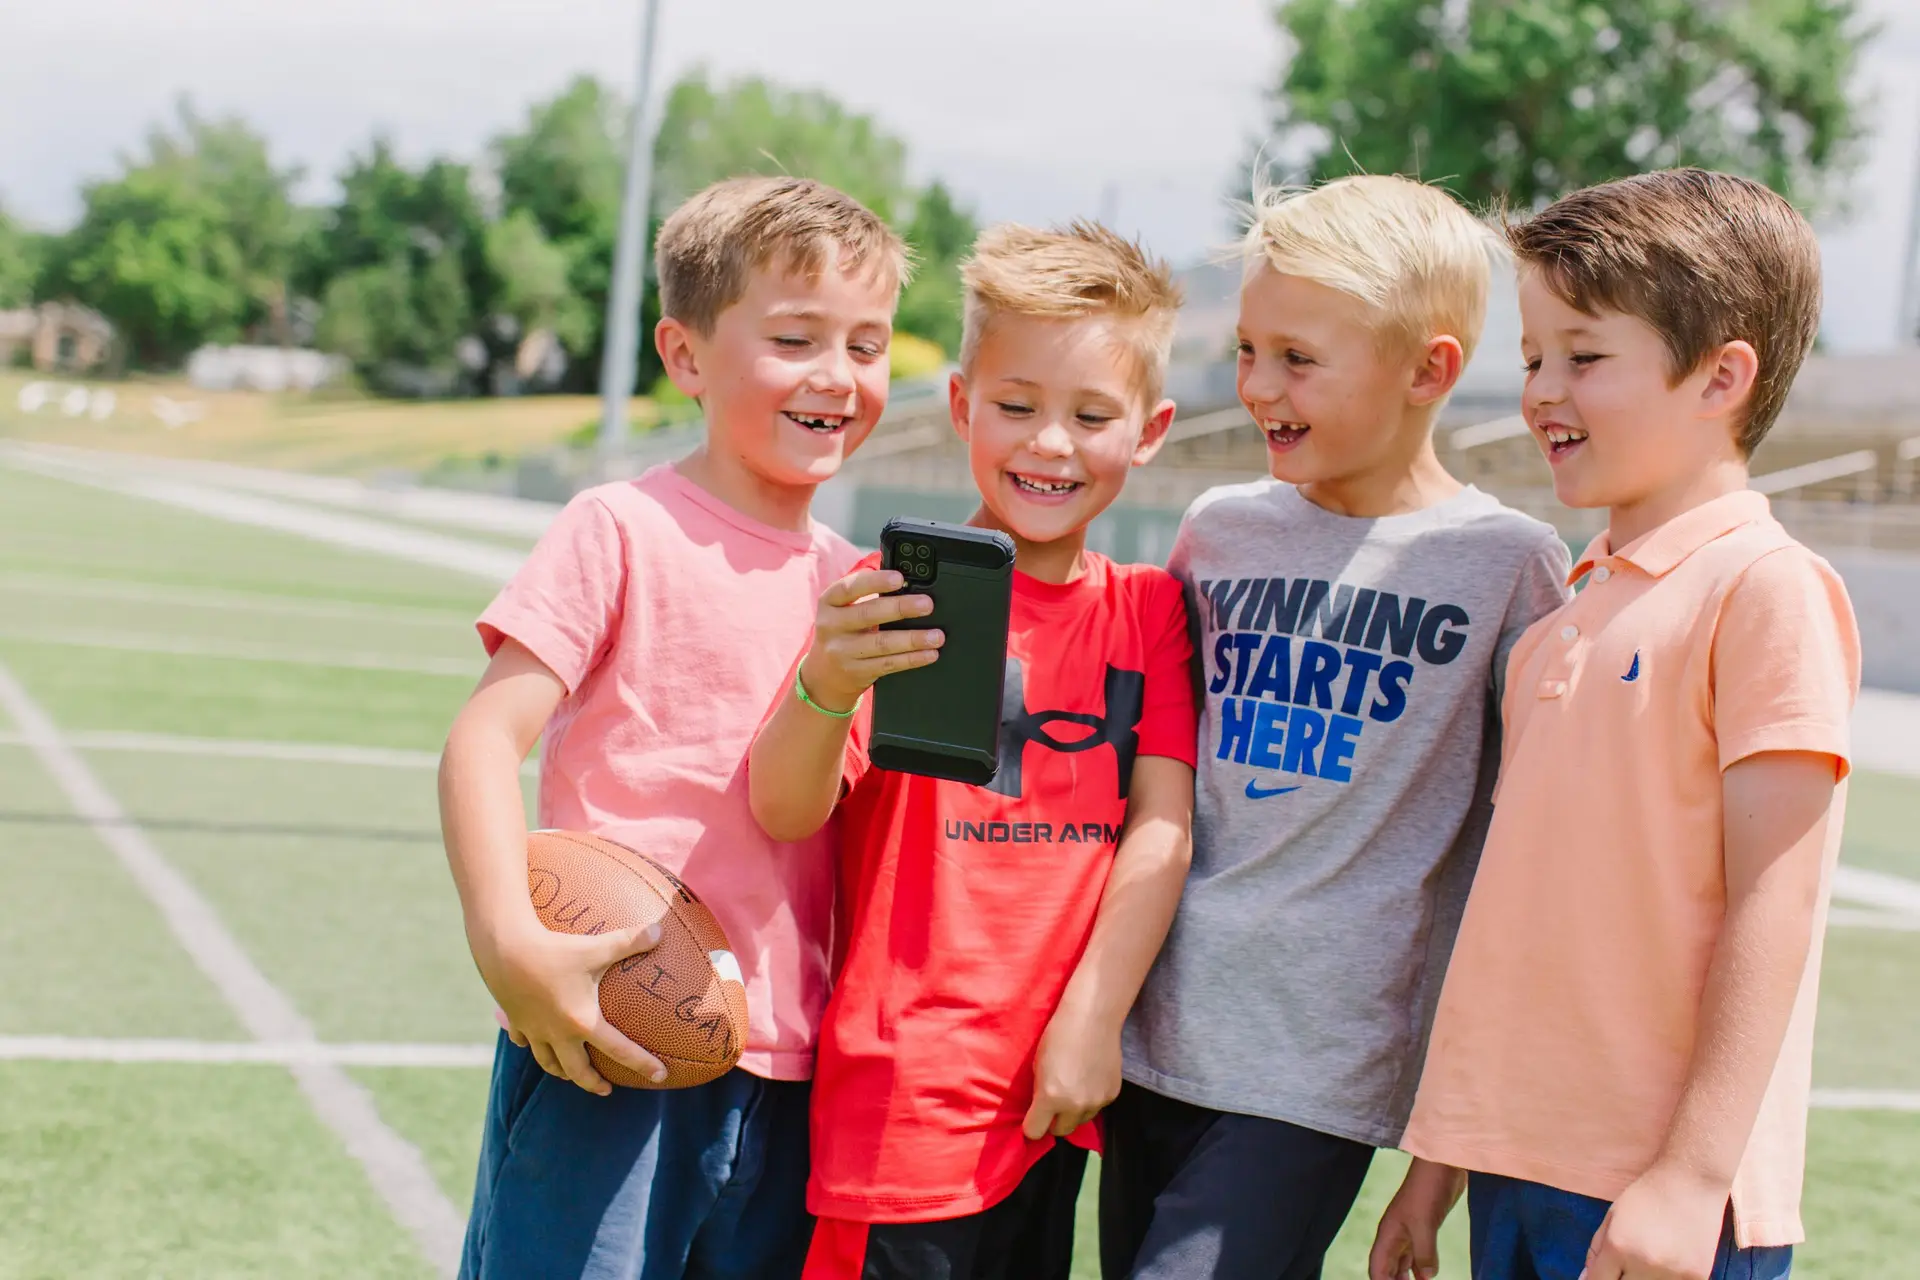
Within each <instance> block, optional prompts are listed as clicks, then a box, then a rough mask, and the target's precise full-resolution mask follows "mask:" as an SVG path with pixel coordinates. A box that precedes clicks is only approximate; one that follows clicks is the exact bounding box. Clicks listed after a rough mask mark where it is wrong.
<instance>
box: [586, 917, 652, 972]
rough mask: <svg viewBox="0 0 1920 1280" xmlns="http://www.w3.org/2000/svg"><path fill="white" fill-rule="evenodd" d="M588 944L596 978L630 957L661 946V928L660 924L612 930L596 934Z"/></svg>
mask: <svg viewBox="0 0 1920 1280" xmlns="http://www.w3.org/2000/svg"><path fill="white" fill-rule="evenodd" d="M583 941H585V942H586V952H587V962H588V963H589V964H590V965H592V966H593V971H594V974H595V975H596V977H597V976H598V975H600V974H604V973H605V972H606V971H607V970H608V969H611V968H613V966H615V965H616V964H619V963H620V962H621V961H622V960H625V959H626V958H627V957H628V956H637V955H639V954H640V953H641V952H643V951H651V950H653V949H654V948H655V947H657V946H659V945H660V926H659V925H658V924H637V925H630V926H628V927H627V928H625V929H611V930H608V931H607V932H606V933H596V934H594V935H593V936H592V937H591V938H588V939H584V940H583Z"/></svg>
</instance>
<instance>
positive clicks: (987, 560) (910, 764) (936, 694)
mask: <svg viewBox="0 0 1920 1280" xmlns="http://www.w3.org/2000/svg"><path fill="white" fill-rule="evenodd" d="M880 564H881V567H882V568H886V569H892V570H894V571H896V572H897V573H899V574H900V576H901V577H902V578H905V579H906V584H905V585H904V586H902V587H901V588H900V590H899V591H897V592H895V593H894V594H896V595H924V596H929V597H931V598H932V600H933V612H932V613H931V614H927V615H924V616H922V617H918V618H903V619H901V620H900V621H899V622H890V623H887V624H885V625H886V628H887V629H889V630H903V629H905V630H916V631H917V630H921V629H923V628H931V627H938V628H939V629H940V630H941V631H943V632H945V633H946V640H945V643H943V644H942V645H941V646H940V656H939V657H938V658H936V659H935V660H934V661H932V662H930V663H928V664H927V665H926V666H924V667H915V668H913V669H911V670H908V671H896V672H894V673H893V674H892V675H886V676H882V677H880V679H879V680H878V681H877V682H875V684H874V686H873V737H872V740H871V741H870V742H869V743H868V748H867V754H868V757H869V758H870V759H871V760H872V761H873V763H874V764H876V765H878V766H879V767H880V768H882V769H892V770H894V771H895V772H896V773H917V774H920V775H922V776H923V777H929V778H948V779H951V780H953V781H955V782H970V783H972V784H973V785H975V786H985V785H986V784H987V783H989V782H992V781H993V775H994V773H995V771H996V770H997V769H998V768H999V765H1000V696H1001V692H1002V686H1003V685H1004V684H1005V682H1006V675H1007V623H1008V619H1009V618H1010V616H1011V615H1012V612H1013V539H1011V538H1009V537H1008V536H1007V535H1006V534H1004V533H1000V532H997V531H995V530H992V529H975V528H972V527H971V526H968V525H963V524H947V523H945V522H943V521H939V520H915V519H910V518H907V517H905V516H901V517H896V518H895V519H892V520H889V521H887V524H886V527H885V528H883V529H882V530H881V531H880Z"/></svg>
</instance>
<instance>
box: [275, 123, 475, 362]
mask: <svg viewBox="0 0 1920 1280" xmlns="http://www.w3.org/2000/svg"><path fill="white" fill-rule="evenodd" d="M340 190H341V194H340V201H339V203H338V204H337V205H335V207H334V208H333V209H332V210H331V211H330V212H329V214H328V215H327V217H326V219H325V220H324V222H323V223H322V225H321V226H320V227H319V228H318V229H317V230H316V231H315V232H314V233H313V234H312V235H311V236H310V237H309V238H308V240H307V246H306V251H307V254H308V261H307V262H306V263H305V269H304V283H305V284H306V285H307V286H308V287H309V288H312V289H313V290H314V292H316V293H318V294H319V296H320V298H321V320H320V327H319V332H318V334H317V337H318V339H319V342H320V345H321V346H322V347H323V348H325V349H327V350H330V351H336V352H338V353H340V354H341V355H344V356H346V357H347V358H348V359H350V360H352V361H353V363H354V366H355V368H356V370H357V371H358V372H360V374H361V375H362V376H363V377H365V378H367V379H368V380H369V381H371V382H372V383H374V384H375V385H378V386H385V387H387V388H389V389H399V388H398V387H397V385H396V379H397V378H399V377H400V376H401V371H402V370H413V371H426V372H430V373H432V374H434V375H435V378H434V379H433V383H434V384H435V385H445V384H447V383H449V382H450V381H451V380H457V379H458V378H459V376H460V374H459V372H458V369H457V365H456V360H455V350H456V347H457V346H458V344H459V343H460V341H461V339H462V338H464V337H467V336H469V335H471V334H473V333H474V331H475V329H476V328H477V323H478V318H479V316H480V315H481V314H482V313H483V310H482V308H483V305H484V303H485V302H487V301H490V300H491V297H492V295H493V294H494V293H495V292H496V286H495V282H494V280H493V278H492V276H491V275H490V274H489V261H488V259H489V254H488V247H489V246H488V227H487V223H486V220H485V219H484V217H483V216H482V214H481V211H480V205H479V202H478V200H477V199H475V197H474V195H473V191H472V183H471V181H470V178H469V175H468V173H467V169H466V166H464V165H460V164H455V163H453V162H451V161H447V160H434V161H432V162H430V163H429V164H427V165H426V167H425V168H423V169H421V170H419V171H417V172H416V171H414V170H412V169H409V168H408V167H407V166H405V165H404V164H402V163H401V162H400V161H399V160H398V159H397V158H396V157H395V156H394V153H393V148H392V147H391V145H390V144H388V142H387V141H386V140H385V139H379V138H376V139H375V140H374V142H373V144H372V146H371V147H370V148H369V149H368V151H367V153H366V154H365V155H361V156H355V157H354V158H353V159H352V160H351V161H350V162H349V163H348V166H347V170H346V172H345V173H343V174H341V176H340Z"/></svg>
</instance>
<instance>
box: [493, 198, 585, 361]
mask: <svg viewBox="0 0 1920 1280" xmlns="http://www.w3.org/2000/svg"><path fill="white" fill-rule="evenodd" d="M486 237H487V238H486V249H487V267H488V269H489V270H490V271H492V273H493V276H494V279H495V281H496V282H497V284H498V289H499V291H498V294H497V296H496V302H495V306H496V311H497V314H500V315H504V316H510V317H512V318H513V320H514V321H515V322H516V323H517V324H518V326H519V328H520V330H521V331H522V332H526V331H530V330H533V329H550V330H552V331H553V332H554V334H555V335H556V336H558V337H559V339H560V341H561V343H562V344H563V345H564V346H566V347H568V348H570V349H578V348H580V347H583V346H585V345H586V344H587V343H589V342H591V341H592V339H593V328H594V324H593V315H592V313H591V312H590V311H588V309H587V308H586V306H585V305H584V304H583V303H582V302H581V300H580V298H579V297H577V296H576V295H575V294H574V291H573V285H572V281H571V279H570V273H571V269H572V263H571V262H570V261H569V260H568V257H567V253H566V251H565V250H564V249H562V248H560V247H559V246H558V245H556V244H554V243H553V242H552V241H551V240H548V239H547V238H546V236H544V235H543V234H541V231H540V224H539V223H538V222H536V221H534V219H533V215H531V214H530V213H528V212H527V211H525V210H524V209H521V210H516V211H514V212H513V213H510V214H508V215H507V216H506V217H505V218H503V219H502V220H500V221H499V222H496V223H494V224H493V225H491V226H489V227H488V228H487V233H486Z"/></svg>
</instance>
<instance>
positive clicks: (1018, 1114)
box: [808, 552, 1195, 1222]
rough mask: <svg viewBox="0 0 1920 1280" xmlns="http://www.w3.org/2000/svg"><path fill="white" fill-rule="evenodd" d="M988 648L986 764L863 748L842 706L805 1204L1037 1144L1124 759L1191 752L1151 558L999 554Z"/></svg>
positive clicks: (1016, 1160) (1121, 788)
mask: <svg viewBox="0 0 1920 1280" xmlns="http://www.w3.org/2000/svg"><path fill="white" fill-rule="evenodd" d="M866 563H867V564H872V563H874V561H873V560H872V559H869V561H867V562H866ZM1007 650H1008V660H1007V693H1006V696H1005V698H1004V699H1003V705H1004V706H1006V707H1008V708H1011V709H1012V710H1010V711H1009V713H1008V714H1007V717H1006V718H1004V719H1003V720H1002V723H1001V726H1000V768H999V772H998V773H997V774H996V775H995V777H994V781H993V782H992V784H990V785H989V786H986V787H974V786H968V785H966V784H965V783H959V782H947V781H943V780H940V779H935V778H923V777H919V776H916V775H913V774H906V773H894V772H891V771H890V770H886V769H875V768H872V767H871V766H870V764H869V763H868V760H867V755H866V743H867V740H868V736H869V732H870V715H869V713H868V712H867V711H865V710H863V711H862V712H861V714H860V716H859V718H858V719H857V720H856V722H855V724H854V728H853V734H852V737H851V739H850V741H849V743H848V747H847V757H846V766H845V781H846V786H847V792H846V795H845V798H844V799H843V800H842V801H841V804H840V817H841V872H842V875H841V886H842V908H841V909H842V920H843V924H844V932H843V934H842V936H843V938H844V940H845V941H844V952H843V956H842V959H841V964H840V968H839V973H838V977H837V979H836V982H835V984H834V991H833V995H832V996H831V998H830V999H829V1001H828V1004H827V1013H826V1021H825V1024H824V1026H823V1028H822V1030H821V1036H820V1056H819V1061H818V1063H817V1065H816V1066H815V1069H814V1078H813V1175H812V1182H811V1185H810V1186H809V1188H808V1206H809V1208H811V1209H812V1210H813V1212H814V1213H815V1214H817V1215H819V1216H822V1217H829V1218H845V1219H851V1220H854V1221H859V1222H923V1221H932V1220H936V1219H941V1218H951V1217H958V1216H960V1215H962V1214H967V1213H973V1212H976V1211H978V1210H981V1209H984V1208H987V1207H990V1206H991V1205H993V1204H995V1203H997V1202H998V1201H999V1200H1001V1199H1002V1198H1004V1197H1005V1196H1006V1195H1007V1194H1008V1193H1010V1192H1011V1191H1012V1190H1013V1188H1014V1187H1015V1186H1016V1185H1018V1183H1019V1182H1020V1179H1021V1178H1023V1177H1024V1176H1025V1175H1026V1172H1027V1170H1028V1169H1029V1168H1030V1167H1031V1166H1032V1165H1033V1162H1034V1161H1036V1160H1038V1159H1039V1158H1040V1157H1041V1156H1042V1155H1044V1154H1045V1153H1046V1151H1047V1150H1048V1148H1049V1147H1051V1146H1052V1139H1051V1138H1047V1139H1043V1140H1041V1141H1039V1142H1028V1141H1027V1140H1026V1138H1025V1136H1024V1135H1022V1133H1021V1132H1020V1125H1021V1122H1022V1121H1023V1120H1024V1119H1025V1118H1026V1113H1027V1108H1028V1107H1029V1106H1030V1105H1032V1102H1033V1059H1034V1053H1035V1051H1036V1049H1037V1048H1038V1046H1039V1043H1040V1036H1041V1033H1042V1032H1044V1031H1045V1030H1046V1026H1047V1021H1048V1019H1050V1018H1051V1017H1052V1016H1053V1011H1054V1009H1055V1008H1056V1007H1057V1006H1058V1005H1059V1002H1060V997H1061V994H1062V993H1063V992H1064V991H1065V990H1066V985H1067V980H1068V978H1069V977H1071V976H1072V974H1073V970H1074V967H1075V966H1076V965H1077V964H1078V963H1079V961H1080V956H1081V953H1082V952H1083V951H1084V950H1085V949H1086V945H1087V939H1088V936H1089V935H1090V934H1091V933H1092V931H1093V922H1094V916H1095V914H1096V913H1097V912H1098V910H1099V906H1100V895H1101V893H1102V892H1103V891H1104V890H1105V888H1106V883H1107V872H1108V870H1109V869H1110V868H1111V867H1112V865H1113V855H1114V849H1115V847H1116V845H1117V844H1118V842H1119V837H1120V828H1121V826H1122V824H1123V823H1124V822H1125V820H1126V814H1127V801H1126V790H1127V786H1128V784H1129V781H1130V778H1131V774H1132V762H1133V760H1134V759H1136V758H1137V757H1139V756H1143V755H1147V756H1168V757H1171V758H1173V759H1176V760H1181V761H1184V762H1186V763H1187V764H1192V763H1193V760H1194V732H1195V721H1194V705H1193V684H1192V676H1191V675H1190V674H1189V667H1188V663H1189V659H1190V657H1191V654H1192V647H1191V644H1190V642H1189V640H1188V636H1187V620H1186V609H1185V605H1184V603H1183V601H1182V598H1181V593H1180V587H1179V584H1178V583H1176V582H1175V581H1174V580H1173V578H1171V577H1169V576H1168V574H1167V573H1166V571H1165V570H1162V569H1159V568H1155V567H1152V566H1148V565H1116V564H1114V563H1113V562H1112V561H1110V560H1108V559H1107V558H1106V557H1104V556H1099V555H1095V554H1092V553H1091V552H1089V553H1088V554H1087V556H1086V572H1085V573H1084V574H1082V575H1081V577H1079V578H1078V579H1077V580H1075V581H1073V582H1070V583H1066V584H1064V585H1056V584H1052V583H1045V582H1039V581H1037V580H1035V579H1033V578H1030V577H1028V576H1027V575H1025V574H1021V573H1016V574H1015V575H1014V584H1013V615H1012V625H1011V627H1010V630H1009V634H1008V637H1007Z"/></svg>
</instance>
